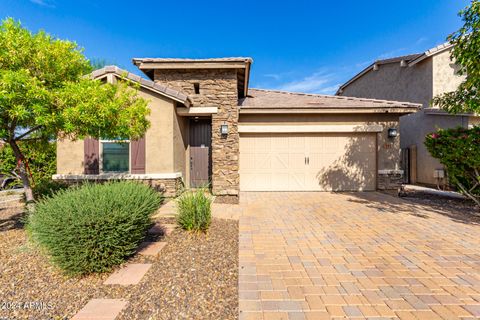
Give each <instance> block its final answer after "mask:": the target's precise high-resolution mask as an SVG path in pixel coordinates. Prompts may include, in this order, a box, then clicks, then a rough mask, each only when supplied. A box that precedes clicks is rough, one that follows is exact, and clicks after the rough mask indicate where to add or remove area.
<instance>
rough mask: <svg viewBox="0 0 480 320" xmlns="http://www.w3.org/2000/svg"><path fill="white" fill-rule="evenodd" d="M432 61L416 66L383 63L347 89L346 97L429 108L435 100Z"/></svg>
mask: <svg viewBox="0 0 480 320" xmlns="http://www.w3.org/2000/svg"><path fill="white" fill-rule="evenodd" d="M432 85H433V81H432V59H425V60H424V61H421V62H419V63H417V64H415V65H414V66H412V67H400V62H398V63H389V64H382V65H379V66H378V70H370V71H368V72H367V73H366V74H364V75H363V76H362V77H361V78H359V79H357V80H356V81H354V82H352V83H351V84H349V85H348V86H347V87H346V88H344V89H343V93H342V94H341V95H342V96H350V97H359V98H372V99H385V100H395V101H408V102H415V103H421V104H422V105H423V106H424V107H428V105H429V103H430V100H431V99H432Z"/></svg>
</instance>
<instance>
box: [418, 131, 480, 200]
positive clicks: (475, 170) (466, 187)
mask: <svg viewBox="0 0 480 320" xmlns="http://www.w3.org/2000/svg"><path fill="white" fill-rule="evenodd" d="M425 146H426V147H427V149H428V151H429V152H430V154H431V155H432V156H433V157H434V158H437V159H438V160H439V161H440V163H442V164H443V165H444V166H445V169H446V171H447V175H448V179H449V181H450V183H452V184H454V185H456V186H457V187H458V188H459V191H460V192H462V193H463V194H465V195H466V196H467V197H469V198H470V199H472V200H473V201H475V202H476V203H477V204H479V205H480V127H473V128H472V129H465V128H456V129H440V130H438V131H437V132H435V133H431V134H429V135H427V136H426V138H425Z"/></svg>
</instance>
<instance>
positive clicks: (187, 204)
mask: <svg viewBox="0 0 480 320" xmlns="http://www.w3.org/2000/svg"><path fill="white" fill-rule="evenodd" d="M211 204H212V199H211V198H210V197H209V196H208V195H207V194H206V191H205V190H204V189H197V190H196V191H186V192H184V193H183V194H182V195H181V196H180V197H179V198H178V199H177V207H178V215H177V223H178V224H179V225H180V226H181V227H182V228H183V229H185V230H189V231H190V230H192V231H206V230H207V229H208V227H209V226H210V223H211V221H212V210H211Z"/></svg>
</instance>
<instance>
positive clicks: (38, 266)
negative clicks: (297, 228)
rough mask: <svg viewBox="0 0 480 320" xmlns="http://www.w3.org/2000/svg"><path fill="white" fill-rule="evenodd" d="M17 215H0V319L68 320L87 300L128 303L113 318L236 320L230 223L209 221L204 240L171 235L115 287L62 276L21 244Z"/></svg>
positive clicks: (14, 211) (99, 279) (16, 211)
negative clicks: (134, 277)
mask: <svg viewBox="0 0 480 320" xmlns="http://www.w3.org/2000/svg"><path fill="white" fill-rule="evenodd" d="M21 212H22V207H21V206H20V205H19V206H17V207H13V208H0V227H1V228H0V261H1V263H0V319H9V320H10V319H69V318H71V317H72V316H73V315H74V314H76V313H77V312H78V311H79V310H80V309H81V308H82V307H83V306H84V305H85V304H86V303H87V302H88V301H89V300H90V299H92V298H113V299H115V298H116V299H120V298H123V299H126V300H128V305H127V307H126V308H125V309H124V310H123V311H122V313H121V314H120V315H119V316H118V318H117V319H237V315H238V222H237V221H233V220H221V219H214V220H213V221H212V225H211V227H210V230H209V232H208V234H191V233H188V232H185V231H183V230H179V229H176V230H175V231H173V232H172V233H171V234H170V235H168V236H167V237H166V238H165V239H162V240H163V241H167V245H166V246H165V247H164V248H163V249H162V251H161V252H160V254H159V255H158V256H157V257H155V258H152V257H143V256H134V257H132V259H131V260H130V262H146V263H152V264H153V265H152V267H151V269H150V270H149V271H148V273H147V274H146V275H145V277H144V278H143V279H142V281H141V282H140V283H139V284H137V285H132V286H127V287H123V286H117V285H115V286H112V285H103V282H104V281H105V279H106V278H107V277H108V276H109V274H100V275H89V276H85V277H81V278H80V277H75V278H68V277H65V276H63V275H62V274H61V272H59V270H58V269H56V268H55V267H53V266H52V265H51V264H50V263H49V262H48V260H47V258H46V257H45V256H44V255H42V254H40V252H39V250H38V249H37V248H35V247H34V246H33V245H31V244H30V243H28V242H27V238H26V234H25V230H24V229H23V228H22V225H21V223H19V222H18V219H20V217H21V216H22V214H21ZM163 220H166V221H162V222H166V223H172V221H171V220H167V219H163ZM5 221H7V222H5ZM24 303H27V307H28V308H27V309H25V307H26V306H25V305H24ZM30 303H34V304H32V305H30ZM35 303H36V304H35ZM12 309H13V310H12Z"/></svg>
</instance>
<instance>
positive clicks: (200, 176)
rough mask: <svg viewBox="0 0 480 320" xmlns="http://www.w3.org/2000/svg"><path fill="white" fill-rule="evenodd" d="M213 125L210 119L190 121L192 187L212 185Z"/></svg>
mask: <svg viewBox="0 0 480 320" xmlns="http://www.w3.org/2000/svg"><path fill="white" fill-rule="evenodd" d="M211 145H212V125H211V120H210V119H196V120H191V121H190V187H192V188H199V187H206V186H208V184H209V183H210V176H211V172H212V165H211V163H212V161H211Z"/></svg>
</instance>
